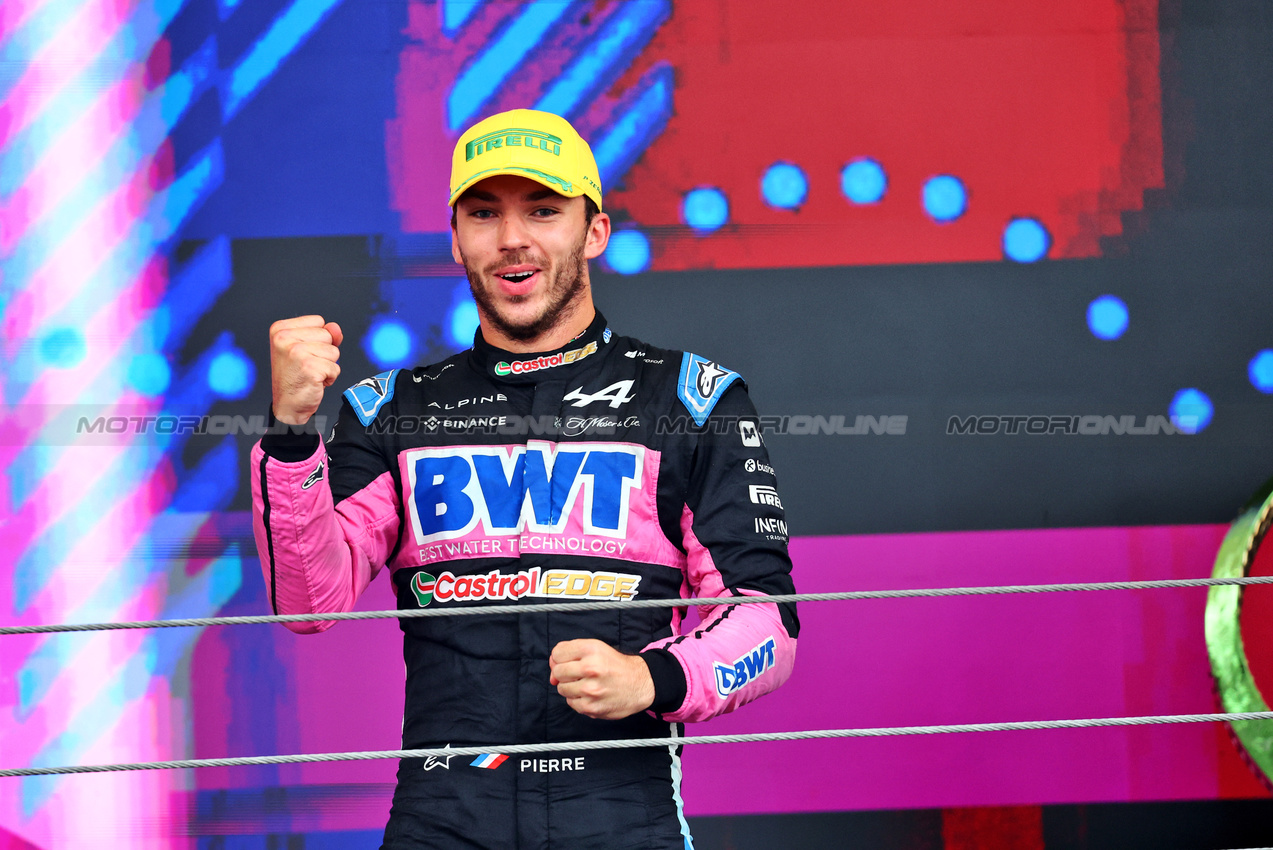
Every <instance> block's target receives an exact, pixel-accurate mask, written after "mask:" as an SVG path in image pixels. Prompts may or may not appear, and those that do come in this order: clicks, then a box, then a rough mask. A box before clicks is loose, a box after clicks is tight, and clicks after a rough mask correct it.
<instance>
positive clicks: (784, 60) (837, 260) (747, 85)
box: [607, 0, 1163, 269]
mask: <svg viewBox="0 0 1273 850" xmlns="http://www.w3.org/2000/svg"><path fill="white" fill-rule="evenodd" d="M1158 56H1159V48H1158V32H1157V2H1156V0H1082V2H1067V3H1055V2H1050V0H1025V1H1024V2H1023V0H979V2H977V3H950V2H947V0H915V2H908V3H879V2H843V0H805V2H801V3H785V4H758V3H736V2H730V0H713V1H712V2H709V1H708V0H696V2H693V3H681V4H678V6H677V7H676V11H675V13H674V15H673V17H672V19H671V20H670V21H669V22H668V24H667V25H666V26H665V27H664V28H663V30H661V31H660V33H659V34H658V36H657V37H656V38H655V40H654V41H653V43H652V44H651V45H650V47H649V49H647V51H646V53H645V55H644V56H643V57H642V58H643V59H650V60H651V61H658V60H660V59H665V60H667V61H669V62H671V63H672V64H673V65H674V67H675V69H676V91H675V115H674V117H673V118H672V119H671V121H670V122H669V124H668V127H667V130H666V131H665V132H664V133H663V135H662V137H661V138H660V139H658V140H657V141H656V142H655V143H654V144H653V145H652V146H651V148H650V149H649V151H647V153H646V154H645V156H644V157H643V158H642V159H641V161H640V162H638V163H637V164H636V166H635V167H634V168H633V169H632V170H631V172H629V174H628V176H627V177H626V179H625V180H623V185H622V186H621V187H607V191H608V195H607V200H608V203H609V204H610V207H609V210H610V211H611V212H617V213H618V214H619V215H620V216H624V217H629V218H631V220H632V221H633V222H635V223H637V224H638V225H640V226H643V227H651V226H653V227H655V228H659V230H656V231H655V234H658V235H655V234H651V235H652V236H653V238H652V240H651V241H652V249H653V253H654V257H653V261H652V267H653V268H655V269H686V268H700V267H717V268H741V267H774V266H822V265H855V264H877V263H914V262H952V261H970V260H997V259H1002V258H1003V250H1002V235H1003V230H1004V227H1005V225H1006V224H1007V223H1008V222H1009V221H1010V220H1012V219H1013V218H1014V217H1018V216H1028V217H1031V218H1034V219H1036V220H1038V221H1039V222H1041V223H1042V224H1043V225H1044V226H1045V227H1046V229H1047V230H1048V231H1049V233H1050V234H1051V237H1052V249H1051V251H1050V252H1049V256H1051V257H1090V256H1096V255H1099V253H1100V239H1101V237H1104V236H1114V235H1117V234H1119V233H1120V232H1121V215H1122V213H1124V212H1127V211H1130V210H1137V209H1140V208H1141V206H1142V196H1143V193H1144V191H1145V190H1146V189H1151V188H1155V187H1161V186H1162V185H1163V173H1162V129H1161V124H1162V122H1161V109H1160V96H1159V95H1160V89H1159V78H1158V70H1159V69H1158ZM636 70H637V69H634V72H636ZM628 82H630V80H629V79H621V80H620V81H619V85H625V84H627V83H628ZM858 157H870V158H872V159H874V160H876V161H877V162H879V163H880V164H881V165H882V166H883V168H884V170H885V172H886V173H887V176H888V189H887V192H886V194H885V196H884V197H883V199H882V200H881V201H879V202H878V203H876V204H871V205H861V206H856V205H854V204H851V203H850V202H849V201H848V200H847V199H846V198H845V196H844V195H843V194H842V193H841V191H840V179H839V178H840V171H841V169H842V168H843V167H844V165H845V164H846V163H847V162H849V161H851V160H853V159H855V158H858ZM777 161H788V162H793V163H795V164H797V165H799V166H800V167H801V168H802V169H803V170H804V172H805V174H806V175H807V176H808V181H809V192H808V197H807V201H806V203H805V204H804V205H803V206H802V207H801V208H799V209H798V210H783V209H775V208H772V207H770V206H768V205H767V204H766V203H765V202H764V200H763V199H762V197H761V192H760V183H761V177H762V175H763V174H764V172H765V170H766V169H767V168H768V167H769V166H770V165H772V164H773V163H775V162H777ZM937 174H950V175H954V176H956V177H958V178H959V179H960V180H962V181H963V183H964V185H965V186H966V187H967V191H968V207H967V211H966V213H965V214H964V215H963V216H962V217H961V218H959V219H957V220H955V221H953V222H950V223H948V224H938V223H936V222H935V221H933V219H931V218H930V217H929V216H928V215H927V214H926V213H925V211H924V209H923V206H922V204H921V192H922V188H923V184H924V182H925V181H926V180H927V179H928V178H929V177H931V176H934V175H937ZM703 185H706V186H716V187H718V188H720V189H722V190H724V192H725V194H726V195H727V197H728V199H729V204H730V222H729V223H728V224H726V225H725V226H724V227H723V228H721V229H720V230H718V231H716V232H714V233H711V234H707V235H698V234H696V233H694V232H693V231H691V230H689V229H688V228H686V227H684V226H682V225H683V222H682V219H681V211H680V204H681V199H682V197H683V194H684V193H685V192H686V191H688V190H690V189H692V188H694V187H696V186H703ZM616 188H617V189H618V191H615V189H616Z"/></svg>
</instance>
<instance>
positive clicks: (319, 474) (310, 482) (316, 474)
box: [301, 460, 323, 490]
mask: <svg viewBox="0 0 1273 850" xmlns="http://www.w3.org/2000/svg"><path fill="white" fill-rule="evenodd" d="M322 480H323V462H322V461H321V460H320V461H319V462H318V466H316V467H315V468H314V471H313V472H311V473H310V474H309V477H308V478H306V479H305V481H304V483H302V484H301V489H302V490H308V489H309V488H310V487H313V486H314V485H315V484H317V483H318V482H319V481H322Z"/></svg>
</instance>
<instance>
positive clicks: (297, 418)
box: [252, 110, 799, 850]
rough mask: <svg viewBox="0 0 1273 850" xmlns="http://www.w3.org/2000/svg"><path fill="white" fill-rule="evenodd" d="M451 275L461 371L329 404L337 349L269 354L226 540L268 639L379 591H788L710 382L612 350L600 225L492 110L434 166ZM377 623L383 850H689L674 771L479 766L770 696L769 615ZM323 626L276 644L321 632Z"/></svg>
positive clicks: (587, 195)
mask: <svg viewBox="0 0 1273 850" xmlns="http://www.w3.org/2000/svg"><path fill="white" fill-rule="evenodd" d="M450 204H451V207H452V210H453V218H452V253H453V254H454V257H455V260H456V262H457V263H461V264H462V265H463V266H464V268H465V271H466V272H467V274H468V278H469V281H470V283H471V285H472V290H473V297H474V299H475V300H476V302H477V306H478V315H479V318H480V330H479V332H478V334H477V335H476V338H475V340H474V344H473V348H472V349H470V350H468V351H465V352H463V353H461V354H458V355H456V356H455V357H452V358H450V359H449V360H445V361H443V362H441V363H436V364H434V365H432V366H424V367H419V368H416V369H413V370H409V371H408V370H397V369H395V370H393V371H390V372H385V373H383V374H380V375H377V376H375V377H373V378H369V379H367V380H365V381H361V382H360V383H357V384H355V385H354V386H353V387H351V388H350V389H349V390H346V391H345V394H344V400H343V403H342V407H341V412H340V417H339V420H338V423H337V425H336V429H335V432H334V434H333V436H332V438H331V439H330V442H329V443H327V444H324V443H323V442H322V440H321V439H320V437H319V435H318V434H317V433H316V432H315V431H314V429H313V426H312V424H310V420H311V417H312V416H313V415H314V413H315V411H317V409H318V406H319V402H320V401H321V399H322V395H323V390H324V388H325V387H327V386H330V385H331V384H332V383H333V382H334V381H335V380H336V379H337V376H338V375H339V372H340V370H339V367H338V366H337V363H336V361H337V359H338V357H339V346H340V344H341V342H342V341H343V340H342V335H341V331H340V328H339V326H338V325H337V324H336V323H334V322H327V321H325V320H324V319H323V318H322V317H319V316H303V317H300V318H296V319H289V320H285V321H280V322H276V323H275V324H274V325H273V326H272V328H271V329H270V337H271V370H272V378H273V409H272V413H273V416H274V417H275V418H276V419H277V422H279V423H285V424H287V425H290V426H293V427H292V428H290V429H281V428H280V429H276V431H281V430H285V431H287V433H271V434H270V435H268V436H266V437H265V438H264V439H263V440H262V441H261V442H260V444H259V445H258V446H257V447H256V448H255V449H254V450H253V454H252V460H253V473H252V494H253V507H254V528H255V533H256V541H257V547H258V550H259V552H260V555H261V565H262V570H263V572H264V574H265V580H266V582H267V584H268V587H269V595H270V599H271V600H272V602H273V605H274V608H275V610H276V611H277V612H280V613H297V612H330V611H347V610H349V609H350V608H351V607H352V606H353V604H354V600H355V599H356V598H357V597H358V595H359V594H360V593H362V591H363V590H364V589H365V588H366V587H367V585H368V584H369V583H370V582H371V580H372V579H373V578H374V577H375V575H376V573H377V572H379V571H380V569H381V568H382V567H383V566H385V565H388V567H389V571H390V575H391V578H392V584H393V588H394V591H395V593H396V595H397V600H398V607H399V608H412V609H414V608H418V607H420V606H435V605H436V606H440V607H445V608H460V607H467V606H474V605H477V606H482V605H499V604H504V605H507V604H514V603H515V604H533V603H536V602H548V601H559V602H560V601H580V602H582V601H605V600H616V601H619V602H620V603H622V602H623V601H625V600H630V599H651V598H673V599H674V598H684V597H688V596H689V595H691V594H694V595H698V596H705V597H721V598H722V600H726V599H728V598H730V597H734V596H738V595H742V594H782V593H791V592H793V590H794V589H793V586H792V583H791V578H790V561H789V560H788V557H787V550H786V528H785V525H784V522H783V513H782V505H781V502H780V501H779V499H778V496H777V493H776V490H775V486H774V485H775V482H774V477H773V475H774V474H773V469H772V467H770V465H769V459H768V456H767V453H766V451H765V448H764V445H763V443H762V440H761V437H760V434H759V431H758V429H757V421H756V415H755V410H754V408H753V407H752V405H751V403H750V401H749V400H748V398H747V394H746V390H745V387H744V385H743V382H742V381H741V380H740V379H739V376H738V374H737V373H735V372H732V371H730V370H728V369H725V368H723V367H721V366H719V365H717V364H716V363H714V362H711V361H708V360H705V359H704V358H702V357H698V356H696V355H693V354H689V353H682V352H676V351H668V350H665V349H660V348H655V347H654V346H651V345H646V344H645V343H643V342H639V341H637V340H634V339H629V338H626V337H620V336H617V335H615V334H613V333H612V332H611V330H610V328H609V327H608V326H607V324H606V320H605V319H604V318H603V317H602V316H601V314H600V313H598V312H597V311H596V309H595V308H594V306H593V303H592V293H591V289H590V286H589V276H588V262H587V261H588V260H590V259H594V258H596V257H598V256H600V255H601V253H602V252H603V251H604V250H605V247H606V242H607V240H608V239H609V235H610V219H609V217H608V216H607V215H606V214H605V213H604V212H602V211H601V209H602V195H601V185H600V177H599V175H598V173H597V166H596V163H595V162H594V160H593V156H592V152H591V151H590V150H589V148H588V145H587V144H586V143H585V142H584V141H583V139H582V138H580V137H579V135H578V133H576V132H575V130H574V129H573V128H572V127H571V126H570V124H569V123H567V122H566V121H565V120H563V119H561V118H559V117H557V116H555V115H549V114H547V113H542V112H535V111H530V110H514V111H512V112H506V113H503V114H500V115H496V116H494V117H492V118H488V119H487V120H485V121H482V122H481V123H479V124H477V125H476V126H475V127H473V128H471V129H470V130H468V131H467V132H466V133H465V134H464V135H463V136H462V137H461V138H460V140H459V142H458V143H457V145H456V148H455V153H454V156H453V162H452V179H451V198H450ZM699 612H700V616H701V618H702V621H701V623H700V624H699V625H698V626H697V627H694V628H689V627H687V626H686V625H685V623H684V620H683V618H684V616H685V613H684V610H683V609H678V608H659V609H648V608H642V609H629V610H624V609H623V608H622V607H621V606H620V607H616V608H611V609H609V610H602V611H587V612H573V613H552V614H544V613H533V614H525V615H521V616H510V615H499V616H490V615H478V616H465V617H439V618H427V619H406V620H402V621H401V624H402V630H403V633H404V656H405V659H406V665H407V686H406V713H405V719H404V722H403V732H402V737H403V742H402V745H403V747H405V748H411V749H415V748H424V747H445V746H456V747H459V746H483V747H486V746H489V747H490V750H491V753H492V755H490V756H484V757H481V758H478V759H468V758H466V759H457V760H455V761H452V759H451V758H430V759H425V760H422V759H406V760H404V761H403V762H402V763H401V764H400V766H399V770H398V786H397V790H396V792H395V794H394V800H393V807H392V810H391V812H390V817H389V823H388V826H387V828H386V830H385V841H384V847H385V848H415V847H429V848H438V847H441V848H451V847H480V848H523V850H530V848H572V850H573V849H574V848H606V850H617V848H638V847H640V848H658V850H664V848H667V850H672V848H675V850H681V849H682V848H689V847H692V846H693V845H692V840H691V837H690V833H689V828H688V826H687V825H686V822H685V818H684V815H683V812H682V809H681V797H680V775H681V773H680V751H679V748H677V747H672V746H669V747H666V748H643V749H616V750H592V751H587V752H582V753H581V752H562V753H551V752H550V753H545V754H543V755H542V757H541V756H535V757H512V758H508V759H506V760H505V759H503V758H501V757H500V756H499V752H500V745H502V744H509V743H539V742H563V741H576V740H609V739H616V738H634V737H663V736H674V735H680V734H682V728H683V727H682V726H681V724H682V723H683V722H685V721H695V720H705V719H707V718H709V717H712V716H714V715H717V714H720V713H722V712H726V711H730V710H732V709H734V708H736V707H738V706H739V705H742V704H743V703H746V702H748V701H750V700H753V699H755V698H756V697H759V696H761V695H763V694H764V693H767V692H768V691H770V690H773V689H774V688H776V687H778V685H780V684H781V683H782V682H783V681H784V680H785V679H786V678H787V676H788V675H789V674H790V671H791V667H792V663H793V659H794V653H795V645H796V634H797V631H798V628H799V625H798V621H797V619H796V612H795V607H794V606H792V605H781V606H779V605H776V604H774V603H754V604H746V605H730V604H728V602H727V601H722V604H720V605H714V606H711V607H707V608H700V609H699ZM327 625H330V624H318V625H315V624H297V625H293V626H291V628H292V629H293V630H294V631H297V632H308V631H321V630H322V629H323V628H324V627H325V626H327Z"/></svg>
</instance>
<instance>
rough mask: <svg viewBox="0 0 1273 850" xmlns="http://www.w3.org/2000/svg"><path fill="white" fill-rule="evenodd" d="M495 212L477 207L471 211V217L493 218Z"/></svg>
mask: <svg viewBox="0 0 1273 850" xmlns="http://www.w3.org/2000/svg"><path fill="white" fill-rule="evenodd" d="M494 216H495V213H493V212H491V211H490V210H483V209H477V210H473V211H472V212H470V213H469V218H493V217H494Z"/></svg>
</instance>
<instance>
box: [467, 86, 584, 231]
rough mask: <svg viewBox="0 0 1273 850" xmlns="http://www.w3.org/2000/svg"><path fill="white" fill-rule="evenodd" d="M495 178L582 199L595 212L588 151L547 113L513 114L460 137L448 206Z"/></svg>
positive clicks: (567, 124)
mask: <svg viewBox="0 0 1273 850" xmlns="http://www.w3.org/2000/svg"><path fill="white" fill-rule="evenodd" d="M496 174H515V175H517V176H519V177H528V178H530V179H531V180H535V181H537V182H539V183H543V184H544V185H545V186H547V187H548V188H550V189H552V190H553V191H554V192H557V193H558V194H561V195H565V196H566V197H567V198H577V197H579V196H580V195H587V196H588V197H589V198H592V200H593V201H595V202H596V204H597V209H601V175H600V173H598V171H597V161H596V160H595V159H594V158H593V156H592V148H590V147H588V143H587V142H585V141H584V140H583V137H582V136H580V135H579V134H578V133H577V132H575V128H574V127H572V126H570V122H569V121H567V120H566V119H565V118H562V117H561V116H559V115H553V114H552V113H551V112H539V111H537V110H534V109H513V110H510V111H508V112H501V113H500V114H498V115H492V116H491V117H490V118H487V119H486V120H484V121H479V122H478V123H476V124H474V125H473V126H472V127H470V128H469V129H468V130H466V131H465V133H464V135H463V136H460V140H459V141H458V142H456V143H455V152H454V153H453V154H451V200H449V201H447V205H448V206H455V202H456V201H457V200H458V199H459V197H460V195H462V194H464V190H465V189H467V188H469V187H470V186H472V185H473V184H474V183H476V182H478V181H479V180H485V179H486V178H487V177H494V176H495V175H496Z"/></svg>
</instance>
